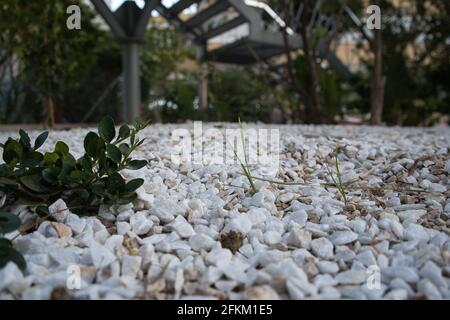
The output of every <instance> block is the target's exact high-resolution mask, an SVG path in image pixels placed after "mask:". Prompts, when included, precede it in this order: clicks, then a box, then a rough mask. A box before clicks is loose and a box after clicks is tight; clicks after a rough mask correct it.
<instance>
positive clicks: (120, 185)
mask: <svg viewBox="0 0 450 320" xmlns="http://www.w3.org/2000/svg"><path fill="white" fill-rule="evenodd" d="M124 188H125V180H123V178H122V176H121V175H120V174H119V173H117V172H114V173H113V174H112V175H110V176H109V177H108V179H107V180H106V190H107V191H108V192H109V193H111V194H118V193H120V192H121V191H122V190H123V189H124Z"/></svg>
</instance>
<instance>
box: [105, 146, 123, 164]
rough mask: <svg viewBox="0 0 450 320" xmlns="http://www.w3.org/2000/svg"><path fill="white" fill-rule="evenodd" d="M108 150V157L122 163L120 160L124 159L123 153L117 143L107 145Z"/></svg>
mask: <svg viewBox="0 0 450 320" xmlns="http://www.w3.org/2000/svg"><path fill="white" fill-rule="evenodd" d="M106 152H107V153H108V158H110V159H111V160H112V161H114V162H115V163H120V160H122V153H121V152H120V149H119V148H117V147H116V146H115V145H113V144H108V145H106Z"/></svg>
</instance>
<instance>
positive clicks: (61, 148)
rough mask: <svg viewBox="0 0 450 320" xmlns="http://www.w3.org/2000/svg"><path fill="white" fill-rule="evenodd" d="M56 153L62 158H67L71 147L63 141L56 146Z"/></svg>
mask: <svg viewBox="0 0 450 320" xmlns="http://www.w3.org/2000/svg"><path fill="white" fill-rule="evenodd" d="M55 152H56V153H57V154H58V155H60V156H61V157H65V156H67V155H68V154H69V147H68V146H67V144H65V143H64V142H62V141H58V142H57V143H56V146H55Z"/></svg>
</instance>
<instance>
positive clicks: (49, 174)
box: [42, 168, 58, 183]
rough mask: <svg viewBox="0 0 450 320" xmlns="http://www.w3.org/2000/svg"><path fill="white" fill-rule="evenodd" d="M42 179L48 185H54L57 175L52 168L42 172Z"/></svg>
mask: <svg viewBox="0 0 450 320" xmlns="http://www.w3.org/2000/svg"><path fill="white" fill-rule="evenodd" d="M42 178H44V180H45V181H47V182H48V183H55V182H56V181H57V180H58V173H57V172H55V170H54V169H52V168H46V169H44V170H42Z"/></svg>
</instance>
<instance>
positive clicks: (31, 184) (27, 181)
mask: <svg viewBox="0 0 450 320" xmlns="http://www.w3.org/2000/svg"><path fill="white" fill-rule="evenodd" d="M20 182H21V183H22V184H23V185H24V186H25V187H27V188H28V189H30V190H32V191H34V192H39V193H44V192H47V191H48V188H47V187H45V186H44V185H42V180H41V176H40V175H39V174H34V175H29V176H24V177H22V178H20Z"/></svg>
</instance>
